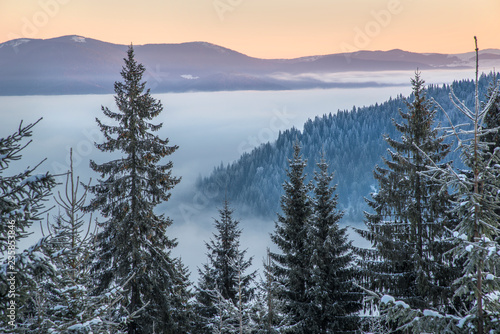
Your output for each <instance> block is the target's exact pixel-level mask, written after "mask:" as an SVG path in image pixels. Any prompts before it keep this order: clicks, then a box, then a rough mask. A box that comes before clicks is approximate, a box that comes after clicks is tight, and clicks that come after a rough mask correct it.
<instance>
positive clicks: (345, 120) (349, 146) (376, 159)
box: [197, 73, 493, 222]
mask: <svg viewBox="0 0 500 334" xmlns="http://www.w3.org/2000/svg"><path fill="white" fill-rule="evenodd" d="M492 77H493V74H489V75H482V76H481V78H480V82H479V83H480V86H479V96H480V99H482V100H484V95H485V93H486V89H487V87H488V84H489V83H490V82H491V80H492ZM422 78H423V79H424V80H425V73H422ZM451 86H452V88H453V91H454V92H455V94H456V95H457V97H458V98H459V99H460V100H461V101H463V102H464V103H465V105H467V106H469V107H472V106H473V104H474V101H473V97H474V82H473V81H472V80H462V81H455V82H453V84H452V85H451ZM449 94H450V85H442V86H435V85H429V86H428V87H427V96H428V98H434V99H435V100H436V101H437V102H438V103H439V104H440V105H441V106H442V107H443V108H444V109H445V110H447V111H449V114H450V117H451V118H452V121H453V123H454V124H460V123H465V120H462V119H461V117H463V116H461V115H460V114H459V113H458V112H457V110H456V109H455V107H454V106H453V105H452V103H451V102H450V99H449ZM409 98H410V100H411V97H409ZM353 105H356V101H353ZM405 108H406V104H405V97H404V96H402V95H399V96H397V97H395V98H390V99H389V100H388V101H386V102H383V103H381V104H375V105H371V106H365V107H353V108H352V110H339V111H337V112H335V111H334V110H332V113H330V114H328V115H323V116H318V117H316V118H315V119H314V120H311V119H310V120H308V121H307V122H306V123H305V124H304V129H303V131H300V130H298V129H296V128H292V129H289V130H286V131H284V132H280V134H279V136H278V139H277V140H276V141H274V142H271V143H266V144H263V145H261V146H260V147H258V148H256V149H254V150H253V151H252V152H250V153H245V154H243V155H242V156H241V157H240V159H239V160H238V161H236V162H234V163H232V164H228V165H226V166H224V165H222V164H221V165H220V166H218V167H216V168H214V170H213V172H212V173H211V175H210V176H208V177H203V178H200V179H199V180H198V182H197V187H198V189H199V190H200V191H206V192H209V191H210V193H216V192H215V191H214V190H215V189H218V190H219V191H218V193H219V194H221V195H220V198H219V197H215V198H213V201H214V203H221V201H223V198H222V196H223V194H226V193H227V196H228V197H229V198H231V200H232V202H233V204H234V205H235V206H236V205H237V206H240V208H239V209H240V212H246V213H251V214H252V215H260V216H263V217H274V215H275V213H276V212H279V210H280V209H279V198H280V196H281V195H282V191H283V190H282V182H283V180H284V179H285V177H286V174H285V172H286V168H287V165H288V159H289V158H290V157H291V156H292V146H293V144H294V142H295V141H296V140H299V141H300V143H301V146H302V153H303V154H304V157H305V158H306V159H308V160H309V162H310V163H309V164H308V165H307V168H306V173H307V175H308V177H309V178H312V175H313V169H314V166H315V163H316V162H319V160H320V156H321V152H322V151H324V153H325V158H326V161H327V162H328V163H329V165H330V168H331V170H333V171H335V178H334V180H333V182H334V183H337V184H338V188H337V193H338V195H339V206H340V208H341V209H344V210H346V214H345V216H344V220H345V221H349V222H359V221H361V220H362V219H363V211H364V210H366V209H367V208H368V207H367V205H366V202H365V200H364V198H365V197H369V194H370V192H372V191H374V190H375V185H376V182H375V181H374V178H373V169H374V167H375V165H380V164H381V163H382V159H381V157H382V156H383V155H385V154H387V149H388V146H387V143H386V142H385V141H384V140H383V135H384V134H385V135H388V136H390V137H392V138H397V137H396V131H395V127H394V126H393V124H392V119H395V120H397V121H400V116H399V113H398V110H399V109H403V110H404V109H405ZM437 122H440V123H441V124H442V125H443V126H446V125H448V123H449V122H448V120H446V119H445V115H444V113H443V112H438V113H437ZM448 159H452V160H454V161H459V159H458V156H457V154H456V153H454V152H452V153H451V154H450V155H449V156H448Z"/></svg>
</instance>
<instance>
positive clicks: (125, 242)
mask: <svg viewBox="0 0 500 334" xmlns="http://www.w3.org/2000/svg"><path fill="white" fill-rule="evenodd" d="M127 55H128V57H127V58H125V66H124V67H123V70H122V72H121V76H122V78H123V82H116V83H115V92H116V95H115V101H116V105H117V108H118V111H116V112H114V111H111V110H109V109H108V108H107V107H102V111H103V113H104V115H105V116H106V117H108V118H110V119H112V120H114V121H116V122H117V123H118V124H117V125H106V124H104V123H103V122H101V121H100V120H99V119H97V124H98V125H99V127H100V130H101V132H102V133H103V134H104V137H105V140H106V141H105V142H104V143H101V144H96V147H97V148H98V149H99V150H100V151H102V152H122V153H123V154H124V156H122V157H121V158H118V159H115V160H112V161H109V162H105V163H102V164H98V163H96V162H95V161H91V162H90V167H91V168H92V169H93V170H94V171H95V172H97V173H99V174H100V177H101V179H99V180H98V184H97V185H93V186H90V187H88V190H89V192H90V193H92V194H94V195H95V197H94V198H93V199H92V200H91V202H90V204H89V205H88V206H87V207H85V210H86V211H100V213H101V214H102V216H103V217H104V218H105V220H104V222H103V223H101V224H100V226H101V228H102V230H101V231H100V232H99V233H98V234H97V246H96V249H95V252H94V253H93V255H92V260H93V263H94V265H93V269H92V271H93V273H94V275H95V277H96V285H97V287H96V289H95V291H94V293H95V294H99V293H101V292H103V291H105V290H106V289H108V288H109V287H114V286H122V285H124V284H125V282H128V284H127V285H126V286H125V289H126V292H125V294H124V298H123V300H122V305H123V306H124V308H125V309H126V310H127V313H124V314H122V315H123V316H128V314H132V313H134V312H136V311H138V310H140V309H143V311H142V312H141V313H140V315H139V316H138V317H137V318H136V319H134V320H133V321H130V322H129V323H128V324H127V332H128V333H153V331H156V332H159V331H160V332H162V333H185V332H187V331H188V330H187V328H186V326H187V325H188V324H189V321H188V320H187V319H184V315H185V316H186V317H187V316H188V315H187V313H186V314H183V313H182V312H183V311H184V307H185V305H184V304H183V303H182V300H183V298H181V297H180V296H183V295H185V293H187V292H186V291H184V290H185V288H186V277H185V275H183V274H181V273H180V271H179V264H178V259H174V258H172V257H171V253H170V250H171V249H172V248H174V247H175V246H176V244H177V243H176V241H175V240H174V239H171V238H169V237H168V236H167V234H166V229H167V227H168V226H170V225H171V224H172V221H171V220H170V218H168V217H165V216H164V215H163V214H162V215H159V214H157V213H156V212H155V210H154V209H155V207H156V206H157V205H158V204H160V203H163V202H166V201H168V199H169V198H170V192H169V191H170V190H171V189H172V188H173V187H174V186H175V185H176V184H177V183H178V182H179V181H180V179H179V178H176V177H173V176H172V175H171V169H172V162H171V161H169V162H166V163H165V164H162V163H161V160H162V159H163V158H165V157H167V156H168V155H170V154H172V153H173V152H175V150H176V149H177V148H178V147H177V146H168V139H161V138H160V137H158V136H157V135H155V134H153V132H156V131H158V130H160V128H161V127H162V124H153V123H151V122H150V121H151V120H152V119H154V118H155V117H157V116H158V115H159V114H160V113H161V111H162V110H163V107H162V105H161V102H160V101H157V100H155V99H154V98H153V97H152V96H151V95H150V91H149V89H148V90H146V91H145V85H146V82H141V80H142V75H143V73H144V71H145V68H144V66H143V65H142V64H138V63H137V62H136V60H135V59H134V50H133V47H132V46H130V47H129V49H128V52H127ZM174 314H176V316H175V317H174Z"/></svg>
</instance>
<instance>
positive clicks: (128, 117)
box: [0, 47, 500, 334]
mask: <svg viewBox="0 0 500 334" xmlns="http://www.w3.org/2000/svg"><path fill="white" fill-rule="evenodd" d="M144 71H145V69H144V67H143V66H142V65H141V64H138V63H137V62H136V61H135V58H134V51H133V48H132V47H130V48H129V50H128V53H127V58H125V65H124V67H123V70H122V72H121V75H122V78H123V82H117V83H116V84H115V92H116V95H115V101H116V105H117V109H118V111H116V112H115V111H111V110H110V109H108V108H106V107H102V111H103V114H104V115H105V116H106V117H107V118H108V119H110V120H114V123H113V125H107V124H106V122H103V121H101V120H99V119H97V120H96V121H97V124H98V126H99V127H100V129H101V131H102V133H103V134H104V138H105V141H104V142H103V143H97V144H96V147H97V148H98V149H99V150H101V151H103V152H110V153H113V152H115V153H120V154H121V155H122V156H121V157H119V158H115V159H114V160H111V161H108V162H104V163H101V164H98V163H96V162H94V161H91V164H90V167H91V168H92V169H93V170H94V171H95V172H97V173H98V175H99V178H98V180H97V183H96V184H93V185H92V184H91V183H90V182H89V183H80V182H79V179H78V177H77V176H75V175H74V173H73V169H72V167H71V168H70V170H69V171H68V173H67V174H66V182H65V192H64V193H61V192H58V195H57V197H56V202H57V205H58V206H59V208H60V213H59V215H57V216H56V217H54V219H53V220H49V219H48V218H47V220H46V224H45V226H46V227H47V229H46V231H47V234H46V235H44V236H43V238H42V239H41V240H40V241H39V242H37V243H36V244H35V245H33V246H32V247H30V248H28V249H26V250H24V251H23V252H21V253H17V251H16V242H17V240H19V239H20V238H23V237H26V236H27V235H28V229H29V228H30V227H31V226H32V225H33V224H34V223H35V222H38V221H43V217H42V215H43V214H44V213H45V212H46V211H47V209H48V208H45V207H44V201H45V200H46V199H47V198H48V197H49V196H51V192H52V191H53V189H54V187H55V186H56V183H55V177H54V176H53V175H50V174H49V173H45V174H35V173H34V172H35V170H36V169H38V168H39V167H40V165H36V166H35V167H33V168H27V169H26V170H25V171H23V172H13V173H10V175H3V174H4V173H5V172H8V171H9V165H10V163H12V162H13V161H16V160H20V159H21V158H22V154H21V152H22V150H23V149H24V148H25V147H26V145H28V144H29V142H28V143H26V142H25V140H26V139H27V138H28V137H30V136H31V131H32V128H33V126H34V125H36V123H35V124H29V125H27V126H23V125H22V123H21V125H20V126H19V129H18V130H17V131H16V132H14V133H13V134H12V135H10V136H8V137H5V138H2V139H0V189H1V191H2V193H1V197H0V214H1V223H2V224H1V225H0V252H1V253H2V255H3V256H4V258H5V262H4V263H3V264H2V268H1V270H0V302H1V304H2V305H4V306H5V307H2V308H1V309H0V318H1V319H2V324H1V325H0V330H1V331H2V332H4V333H11V332H12V333H30V332H38V333H180V334H182V333H193V334H198V333H200V334H201V333H241V334H242V333H255V334H260V333H297V334H301V333H304V334H305V333H308V334H309V333H310V334H316V333H318V334H323V333H325V334H326V333H368V332H370V333H380V334H382V333H389V332H396V333H410V332H411V333H421V332H439V333H479V334H483V333H493V334H494V333H500V327H499V326H498V324H500V136H499V135H498V134H499V131H500V118H499V115H500V95H499V88H500V85H499V84H498V82H497V81H496V77H493V76H482V77H481V78H479V77H478V76H477V77H476V80H475V81H473V82H470V81H461V82H455V83H454V84H453V85H451V86H444V87H434V86H430V87H427V88H426V87H425V85H424V81H423V80H422V79H421V77H420V73H418V72H417V73H416V75H415V78H413V79H412V80H411V83H412V88H413V93H412V95H411V96H410V97H409V98H407V99H404V98H403V97H402V96H399V97H397V98H396V99H391V100H389V101H387V102H385V103H383V104H381V105H378V104H377V105H375V106H370V107H364V108H354V109H353V110H352V111H350V112H348V111H340V112H338V113H337V114H335V115H328V116H326V115H325V116H323V117H321V118H320V117H317V118H316V119H315V120H310V121H308V122H307V123H306V124H305V126H304V131H302V132H301V131H298V130H296V129H291V130H288V131H285V132H283V133H281V134H280V136H279V138H278V140H277V141H276V142H274V143H268V144H264V145H263V146H261V147H260V148H257V149H255V150H254V151H253V152H252V153H250V154H245V155H244V156H242V158H241V159H240V161H238V162H236V163H235V164H233V165H231V166H227V167H223V166H222V167H220V168H218V169H216V170H215V171H214V175H213V176H212V177H211V179H206V180H200V184H199V186H200V187H204V186H207V185H208V183H207V182H216V183H217V184H218V185H219V186H224V187H227V188H228V191H227V195H226V196H227V197H226V198H224V199H223V200H221V201H220V202H219V203H218V204H220V203H222V205H223V207H222V208H221V209H220V210H219V215H220V216H219V218H218V219H214V230H215V232H214V233H213V235H212V238H211V239H210V240H208V241H207V242H206V248H207V253H206V255H207V261H206V263H204V264H203V265H202V267H201V268H199V274H200V277H199V281H198V284H197V285H196V286H194V287H193V285H192V283H191V282H190V281H189V272H188V270H187V268H186V267H185V266H184V265H183V263H182V261H181V259H180V258H175V257H173V256H172V254H171V250H172V249H173V248H174V247H176V244H177V243H176V240H174V239H172V238H170V237H169V233H168V227H169V226H170V225H171V224H172V223H173V222H172V220H171V219H169V218H168V217H166V216H165V215H163V214H159V213H158V212H157V211H156V210H155V208H156V207H157V206H158V205H159V204H161V203H164V202H166V201H168V200H169V198H170V190H171V189H172V188H173V187H174V186H175V185H176V184H178V183H179V182H180V178H178V177H175V176H173V175H172V168H173V165H172V162H171V161H167V162H165V160H164V159H163V158H166V159H168V157H169V155H171V154H173V153H174V152H175V151H176V150H177V149H178V147H177V146H175V145H172V146H171V145H169V140H168V139H166V138H165V139H164V138H160V137H158V136H157V135H155V132H156V131H158V130H159V129H160V128H161V126H162V125H161V124H155V123H154V119H155V117H157V116H158V115H159V114H160V113H161V111H162V109H163V107H162V104H161V102H160V101H157V100H155V99H154V98H153V97H152V96H151V95H150V92H149V90H147V89H146V88H145V87H146V83H145V82H143V81H142V75H143V73H144ZM488 80H489V84H486V82H487V81H488ZM445 94H447V95H449V96H450V97H451V98H449V99H444V95H445ZM481 96H484V97H485V99H484V100H485V101H484V102H483V103H481V102H480V97H481ZM431 97H434V99H435V101H438V102H435V101H433V100H431ZM451 106H453V107H454V108H456V109H457V110H458V111H459V112H458V113H457V112H455V113H453V112H451V110H452V109H451ZM441 112H442V113H441ZM440 114H442V115H444V116H438V115H440ZM460 114H461V116H460ZM464 120H465V121H464ZM444 121H446V122H447V123H446V124H449V126H447V127H444V128H443V127H439V123H442V122H444ZM356 122H359V124H357V125H356V126H354V124H356ZM462 123H463V124H462ZM381 132H382V133H384V134H385V135H384V136H383V138H382V137H381V136H380V134H381ZM451 138H455V139H456V140H457V144H456V145H455V146H453V145H452V142H451ZM384 139H385V140H384ZM454 148H456V151H457V153H456V154H455V155H454V154H453V149H454ZM387 149H388V151H387V154H386V155H385V156H384V158H383V159H382V160H381V161H379V160H378V159H380V156H382V155H383V154H380V152H382V151H384V150H387ZM377 154H380V155H379V156H378V157H376V155H377ZM112 156H113V157H116V154H114V155H112ZM309 157H312V158H309ZM455 159H459V160H460V162H457V161H455ZM372 160H373V161H374V163H373V164H370V163H371V161H372ZM379 164H380V165H379ZM337 168H338V169H339V170H341V171H342V172H343V173H344V174H342V175H339V172H338V171H337ZM333 171H336V174H335V177H336V179H338V180H339V184H340V181H342V182H344V185H343V187H345V189H344V190H342V191H340V189H343V188H342V187H341V186H340V185H333V184H332V182H333V180H334V174H333ZM365 172H366V173H372V172H373V179H366V180H363V179H362V178H361V177H360V176H361V175H364V174H363V173H365ZM350 173H351V174H350ZM358 173H360V174H358ZM265 180H266V181H265ZM233 182H240V183H237V184H236V185H235V186H236V188H234V187H232V188H230V187H228V185H229V184H230V183H233ZM280 184H282V185H281V186H280ZM82 187H83V192H82ZM231 189H232V190H231ZM234 189H239V190H240V191H239V192H235V190H234ZM346 189H348V190H346ZM370 189H371V196H370V197H371V198H370V199H369V200H367V203H368V206H367V210H366V211H365V213H364V221H365V224H366V228H365V229H357V231H358V233H360V234H361V235H362V236H363V237H364V238H365V239H367V240H368V241H369V242H370V243H371V245H372V247H371V248H370V249H360V248H356V247H354V246H353V245H352V242H351V241H349V239H348V236H347V228H345V227H341V226H340V222H341V219H342V218H343V217H344V215H345V214H346V213H349V212H350V219H354V218H356V217H357V215H359V213H356V212H358V210H361V209H362V208H363V207H362V206H360V205H358V204H357V202H356V201H359V198H358V197H359V196H361V195H367V194H368V193H370ZM357 192H359V193H360V194H359V195H358V194H357ZM88 195H93V197H92V198H91V199H90V201H89V202H88V203H87V201H86V199H87V196H88ZM343 195H344V196H345V197H347V199H344V202H343V203H344V204H343V206H342V205H341V203H342V202H341V198H342V197H343ZM232 196H233V197H232ZM274 196H277V197H276V198H274ZM231 197H232V198H235V199H236V200H238V201H244V202H245V204H246V205H247V206H246V208H245V207H243V208H242V209H243V210H242V211H240V212H244V209H248V208H254V209H255V208H259V210H260V212H261V213H263V214H265V213H266V212H267V211H266V210H271V209H272V208H273V207H274V205H277V206H279V209H277V210H276V212H278V213H277V215H276V217H275V218H276V220H275V229H274V232H273V233H272V234H271V236H270V241H271V242H272V243H273V244H274V246H275V247H274V248H273V251H271V250H268V258H267V259H266V261H265V263H264V266H263V274H264V275H263V276H261V277H260V279H258V277H259V276H258V275H257V272H248V271H249V268H250V267H251V265H252V262H253V258H252V257H251V256H248V255H247V253H246V250H244V249H241V247H240V237H241V235H242V233H244V232H243V230H241V229H240V227H239V221H238V220H236V219H235V218H234V209H233V208H232V207H231V206H230V204H229V200H228V198H231ZM267 203H270V204H267ZM92 212H99V213H100V214H101V215H102V217H103V218H102V219H101V221H97V220H96V221H95V223H93V222H92V219H91V213H92ZM87 218H88V222H87ZM87 224H88V225H87ZM93 226H95V227H96V228H95V229H93V228H92V227H93Z"/></svg>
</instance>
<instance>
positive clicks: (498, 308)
mask: <svg viewBox="0 0 500 334" xmlns="http://www.w3.org/2000/svg"><path fill="white" fill-rule="evenodd" d="M478 53H479V50H478V48H477V40H476V84H475V94H474V98H473V100H474V101H475V103H474V110H471V109H469V108H468V107H467V106H466V105H465V104H464V103H463V102H462V101H461V100H460V99H458V98H457V96H456V95H455V93H454V92H453V90H451V94H450V99H451V101H452V103H453V104H454V106H455V107H456V108H457V109H458V110H459V111H460V112H461V113H462V114H463V115H464V116H466V117H467V118H468V119H469V120H470V125H471V126H470V127H463V126H458V125H455V124H453V123H451V121H450V126H449V127H448V128H445V130H447V132H449V133H450V134H451V135H453V136H455V138H456V139H457V141H458V142H459V146H458V147H459V150H460V153H461V155H460V156H461V159H462V162H463V163H464V165H465V166H466V169H465V170H457V169H455V168H453V167H452V166H451V165H446V166H440V165H438V164H437V163H432V161H431V163H430V164H429V167H428V170H426V171H425V172H424V173H423V175H425V176H426V177H428V178H430V179H432V180H436V181H438V182H441V185H442V187H443V189H452V190H453V191H455V193H454V195H455V196H454V198H453V202H452V204H453V205H452V212H454V213H455V215H456V216H457V217H458V223H457V224H456V226H455V228H454V231H453V235H452V238H453V239H454V240H455V243H454V247H453V248H452V249H451V251H450V253H451V254H452V255H453V256H454V258H456V259H460V260H463V268H462V272H461V275H460V276H459V277H457V278H456V280H455V281H454V282H453V286H452V288H453V291H454V295H455V296H456V297H458V298H460V299H462V300H464V301H465V302H466V303H464V304H463V306H462V307H461V309H459V313H458V314H446V313H438V312H435V311H433V310H423V311H422V310H416V309H412V308H410V307H409V305H405V304H404V302H401V301H396V300H395V299H394V298H392V297H391V296H384V297H382V304H386V305H389V307H388V308H387V310H386V311H387V313H388V314H387V315H388V317H389V318H391V319H394V321H397V323H398V325H400V327H399V328H400V329H402V330H404V331H409V330H411V332H412V333H422V332H434V333H446V334H447V333H450V334H455V333H477V334H484V333H490V334H498V333H500V327H499V326H498V324H499V323H500V298H499V297H500V277H499V276H500V273H499V271H500V246H499V244H498V242H496V241H494V239H495V238H497V237H498V236H499V235H500V216H499V215H498V212H499V210H500V180H499V178H498V175H500V148H499V147H498V146H495V144H494V141H493V140H491V139H488V140H486V138H488V137H490V136H491V135H492V134H493V135H495V134H497V133H499V131H500V127H498V126H496V127H494V126H491V124H490V125H488V126H487V127H485V126H484V125H485V123H487V120H488V119H489V118H494V117H495V115H488V114H489V113H490V112H493V111H494V110H495V109H494V104H495V103H496V102H497V101H498V94H499V89H500V87H499V86H498V84H497V83H495V86H496V87H495V86H493V87H494V88H492V89H491V90H490V93H489V94H488V95H489V99H488V101H487V102H486V103H484V104H483V105H482V107H481V104H480V102H479V90H478V88H479V84H478V82H479V80H478V67H479V65H478V62H477V61H478V60H477V59H478ZM443 112H444V113H445V114H446V115H447V116H448V113H447V112H446V111H445V110H444V109H443ZM448 119H450V117H449V116H448ZM401 306H403V307H401Z"/></svg>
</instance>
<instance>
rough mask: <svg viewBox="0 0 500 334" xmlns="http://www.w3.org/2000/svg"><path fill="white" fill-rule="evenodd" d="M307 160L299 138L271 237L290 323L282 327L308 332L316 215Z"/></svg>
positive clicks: (276, 275)
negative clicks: (311, 233) (310, 241)
mask: <svg viewBox="0 0 500 334" xmlns="http://www.w3.org/2000/svg"><path fill="white" fill-rule="evenodd" d="M306 163H307V162H306V161H304V160H303V159H302V156H301V154H300V146H299V143H298V141H297V142H296V143H295V145H294V154H293V159H291V160H289V170H288V171H287V176H288V178H289V180H288V181H286V182H285V183H284V184H283V188H284V190H285V194H284V195H283V196H282V197H281V209H282V211H283V214H278V221H277V222H276V224H275V231H274V233H273V234H272V235H271V240H272V241H273V242H274V244H276V246H277V247H278V249H279V250H280V252H279V253H277V252H276V253H274V252H270V253H269V255H270V257H271V260H272V263H271V265H270V268H269V269H270V273H271V274H272V275H273V284H274V286H275V287H276V288H275V293H276V297H277V299H278V300H279V301H280V304H281V307H282V309H281V312H282V314H283V316H284V317H285V318H286V321H287V324H286V325H283V326H281V328H279V330H284V331H288V332H290V333H308V328H307V327H306V324H307V322H306V315H307V313H308V310H309V308H310V305H309V301H310V299H308V295H307V293H308V291H307V284H306V283H307V282H308V279H309V276H310V275H311V271H310V268H311V266H310V260H311V254H309V252H308V250H309V249H310V248H309V247H308V240H307V237H308V231H309V224H310V219H311V215H312V201H311V198H310V196H309V192H310V190H311V188H312V187H311V183H305V178H306V175H304V168H305V167H306Z"/></svg>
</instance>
